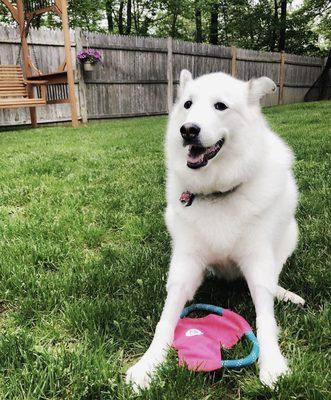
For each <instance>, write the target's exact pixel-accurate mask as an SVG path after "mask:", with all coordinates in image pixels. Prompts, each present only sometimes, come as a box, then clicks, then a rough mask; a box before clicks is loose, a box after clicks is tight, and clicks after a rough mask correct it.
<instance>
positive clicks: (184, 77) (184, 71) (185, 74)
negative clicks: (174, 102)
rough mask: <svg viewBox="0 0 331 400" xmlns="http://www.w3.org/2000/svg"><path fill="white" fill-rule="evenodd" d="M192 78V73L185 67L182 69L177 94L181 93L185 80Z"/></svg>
mask: <svg viewBox="0 0 331 400" xmlns="http://www.w3.org/2000/svg"><path fill="white" fill-rule="evenodd" d="M191 80H192V74H191V72H190V71H188V70H187V69H182V70H181V72H180V76H179V96H180V95H181V94H182V93H183V91H184V89H185V86H186V84H187V82H189V81H191Z"/></svg>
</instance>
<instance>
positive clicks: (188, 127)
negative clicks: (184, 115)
mask: <svg viewBox="0 0 331 400" xmlns="http://www.w3.org/2000/svg"><path fill="white" fill-rule="evenodd" d="M199 132H200V127H199V126H198V125H196V124H192V123H186V124H184V125H182V126H181V127H180V133H181V135H182V137H183V139H185V140H187V141H191V140H194V139H196V138H197V136H198V135H199Z"/></svg>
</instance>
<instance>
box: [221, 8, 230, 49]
mask: <svg viewBox="0 0 331 400" xmlns="http://www.w3.org/2000/svg"><path fill="white" fill-rule="evenodd" d="M222 14H223V22H224V24H223V30H224V37H225V41H224V43H222V45H223V46H229V35H228V4H227V0H223V1H222Z"/></svg>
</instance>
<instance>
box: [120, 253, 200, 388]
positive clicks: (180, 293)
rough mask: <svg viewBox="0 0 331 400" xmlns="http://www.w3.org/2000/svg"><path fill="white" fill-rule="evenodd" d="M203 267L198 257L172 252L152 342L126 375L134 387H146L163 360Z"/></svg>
mask: <svg viewBox="0 0 331 400" xmlns="http://www.w3.org/2000/svg"><path fill="white" fill-rule="evenodd" d="M203 270H204V268H203V264H202V262H201V260H199V259H198V257H197V256H193V255H189V254H187V253H183V252H178V251H175V252H174V254H173V256H172V260H171V264H170V271H169V277H168V283H167V298H166V301H165V305H164V308H163V311H162V314H161V318H160V321H159V323H158V324H157V326H156V330H155V334H154V338H153V341H152V343H151V345H150V346H149V348H148V350H147V351H146V353H145V354H144V355H143V357H142V358H141V359H140V360H139V361H138V362H137V364H135V365H134V366H132V367H131V368H130V369H129V370H128V372H127V375H126V381H127V383H132V384H133V387H134V388H135V389H136V390H137V389H138V388H146V387H148V386H149V384H150V381H151V378H152V375H153V373H154V372H155V370H156V368H157V367H158V366H159V365H160V364H161V363H162V362H163V361H164V360H165V358H166V356H167V350H168V347H169V346H171V345H172V342H173V338H174V330H175V327H176V325H177V322H178V320H179V317H180V314H181V312H182V310H183V308H184V306H185V304H186V302H187V301H189V300H191V299H192V298H193V296H194V293H195V291H196V289H197V288H198V287H199V285H200V284H201V281H202V276H203Z"/></svg>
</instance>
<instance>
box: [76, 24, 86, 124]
mask: <svg viewBox="0 0 331 400" xmlns="http://www.w3.org/2000/svg"><path fill="white" fill-rule="evenodd" d="M75 41H76V54H78V53H79V52H80V51H82V50H83V43H82V30H81V28H76V29H75ZM76 71H77V79H78V96H79V106H80V115H81V117H82V122H83V123H84V124H86V122H87V103H86V83H85V81H84V76H83V74H82V69H81V68H80V66H79V63H78V62H77V61H76Z"/></svg>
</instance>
